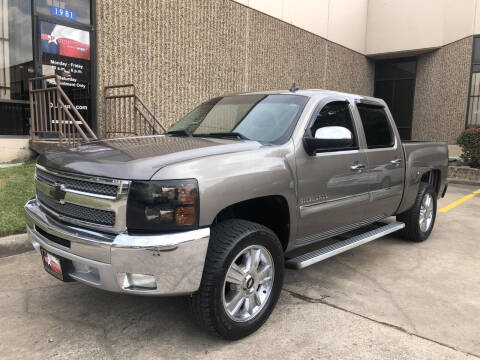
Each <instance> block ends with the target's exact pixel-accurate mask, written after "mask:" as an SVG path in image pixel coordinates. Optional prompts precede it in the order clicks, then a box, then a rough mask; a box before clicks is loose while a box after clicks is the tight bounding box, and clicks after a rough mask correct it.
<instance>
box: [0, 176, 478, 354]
mask: <svg viewBox="0 0 480 360" xmlns="http://www.w3.org/2000/svg"><path fill="white" fill-rule="evenodd" d="M477 189H478V187H472V186H465V185H462V186H460V185H451V186H450V188H449V192H448V194H447V197H446V198H444V199H442V200H441V201H440V203H439V208H442V207H445V206H447V205H448V204H450V203H452V202H454V201H455V200H457V199H460V198H462V197H463V196H465V195H467V194H470V193H472V192H473V191H475V190H477ZM479 214H480V194H479V195H476V196H475V197H473V198H471V199H469V200H467V201H465V202H463V203H461V204H459V205H458V206H456V207H453V208H451V209H449V210H448V211H446V212H441V213H438V215H437V222H436V227H435V229H434V231H433V233H432V235H431V237H430V238H429V239H428V240H427V241H426V242H424V243H421V244H412V243H408V242H405V241H402V240H400V239H397V238H396V237H395V236H390V237H387V238H384V239H380V240H377V241H374V242H372V243H369V244H367V245H363V246H361V247H359V248H356V249H353V250H350V251H349V252H346V253H343V254H341V255H338V256H337V257H334V258H331V259H328V260H326V261H324V262H321V263H318V264H316V265H313V266H311V267H309V268H307V269H304V270H300V271H293V270H287V276H286V280H285V286H284V291H283V293H282V296H281V298H280V302H279V304H278V306H277V308H276V309H275V311H274V313H273V315H272V317H271V318H270V319H269V321H268V322H267V324H266V325H265V326H264V327H263V328H262V329H260V331H258V332H257V333H255V334H253V335H252V336H250V337H248V338H246V339H243V340H240V341H237V342H227V341H224V340H220V339H217V338H213V337H210V336H208V335H206V334H204V333H203V332H202V331H201V330H199V329H198V328H197V327H196V326H195V325H194V324H193V322H192V320H191V318H190V316H189V314H188V309H187V306H186V304H185V301H184V299H183V298H173V297H172V298H147V297H135V296H127V295H120V294H111V293H107V292H103V291H100V290H96V289H92V288H89V287H87V286H85V285H82V284H79V283H61V282H59V281H57V280H56V279H54V278H53V277H52V276H50V275H48V274H47V273H46V272H45V271H44V270H43V269H42V267H41V260H40V257H39V256H38V255H37V254H36V253H34V252H28V253H25V254H22V255H16V256H10V257H6V258H1V259H0V274H1V275H2V276H1V277H0V358H2V359H19V358H21V359H23V358H29V359H44V358H68V359H77V358H78V359H85V358H88V359H95V358H138V359H151V358H178V359H185V358H217V359H224V358H229V359H234V358H253V357H262V358H282V359H283V358H288V359H413V358H418V359H435V360H437V359H462V358H469V359H472V358H480V215H479Z"/></svg>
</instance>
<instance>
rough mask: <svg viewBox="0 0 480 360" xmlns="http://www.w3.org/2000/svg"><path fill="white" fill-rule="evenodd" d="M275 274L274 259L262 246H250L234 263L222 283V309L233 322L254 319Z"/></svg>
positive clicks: (270, 289)
mask: <svg viewBox="0 0 480 360" xmlns="http://www.w3.org/2000/svg"><path fill="white" fill-rule="evenodd" d="M274 273H275V268H274V263H273V258H272V255H271V254H270V252H269V251H268V250H267V249H266V248H265V247H263V246H260V245H252V246H249V247H247V248H245V249H244V250H242V252H241V253H240V254H238V255H237V257H236V258H235V259H234V260H233V262H232V264H231V265H230V267H229V268H228V271H227V274H226V276H225V281H224V283H223V307H224V309H225V312H226V313H227V315H228V316H229V317H230V318H231V319H232V320H234V321H238V322H243V321H248V320H251V319H253V318H254V317H255V316H256V315H257V314H258V313H259V312H260V310H262V309H263V307H264V306H265V304H266V303H267V301H268V299H269V297H270V294H271V292H272V287H273V277H274Z"/></svg>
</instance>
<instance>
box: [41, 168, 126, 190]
mask: <svg viewBox="0 0 480 360" xmlns="http://www.w3.org/2000/svg"><path fill="white" fill-rule="evenodd" d="M37 178H39V179H41V180H42V181H44V182H46V183H47V184H50V185H53V184H55V183H61V184H64V185H65V187H66V188H68V189H72V190H77V191H82V192H86V193H91V194H99V195H108V196H116V195H117V192H118V186H117V185H109V184H102V183H94V182H90V181H83V180H76V179H72V178H68V177H64V176H59V175H54V174H52V173H48V172H46V171H43V170H40V169H39V168H37Z"/></svg>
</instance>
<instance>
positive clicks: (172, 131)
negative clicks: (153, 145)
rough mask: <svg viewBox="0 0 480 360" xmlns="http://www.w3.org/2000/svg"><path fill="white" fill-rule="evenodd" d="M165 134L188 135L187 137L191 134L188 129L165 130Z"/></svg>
mask: <svg viewBox="0 0 480 360" xmlns="http://www.w3.org/2000/svg"><path fill="white" fill-rule="evenodd" d="M165 135H173V136H188V137H191V136H192V134H191V133H190V132H189V131H188V130H171V131H167V132H166V133H165Z"/></svg>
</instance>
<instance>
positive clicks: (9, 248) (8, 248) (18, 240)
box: [0, 233, 33, 258]
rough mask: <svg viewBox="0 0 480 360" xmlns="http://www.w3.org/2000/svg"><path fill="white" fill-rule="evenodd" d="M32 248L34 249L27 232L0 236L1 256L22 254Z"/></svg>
mask: <svg viewBox="0 0 480 360" xmlns="http://www.w3.org/2000/svg"><path fill="white" fill-rule="evenodd" d="M30 250H33V246H32V243H31V242H30V240H28V235H27V234H26V233H24V234H16V235H9V236H5V237H2V238H0V258H3V257H7V256H12V255H17V254H22V253H24V252H27V251H30Z"/></svg>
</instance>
